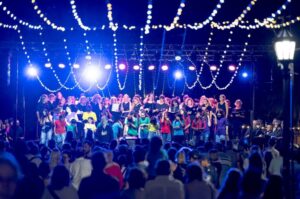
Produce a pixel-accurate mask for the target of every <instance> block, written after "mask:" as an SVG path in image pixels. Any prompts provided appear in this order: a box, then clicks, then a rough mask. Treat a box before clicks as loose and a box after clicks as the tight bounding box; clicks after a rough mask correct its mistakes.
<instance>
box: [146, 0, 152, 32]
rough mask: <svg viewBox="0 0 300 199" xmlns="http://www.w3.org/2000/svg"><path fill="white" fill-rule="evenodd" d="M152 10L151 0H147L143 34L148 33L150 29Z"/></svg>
mask: <svg viewBox="0 0 300 199" xmlns="http://www.w3.org/2000/svg"><path fill="white" fill-rule="evenodd" d="M152 8H153V4H152V0H148V6H147V20H146V25H145V34H149V33H150V28H151V27H150V25H151V21H152Z"/></svg>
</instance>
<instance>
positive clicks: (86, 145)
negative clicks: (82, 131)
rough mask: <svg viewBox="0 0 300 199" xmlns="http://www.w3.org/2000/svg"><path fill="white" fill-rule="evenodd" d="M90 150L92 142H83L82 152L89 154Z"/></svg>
mask: <svg viewBox="0 0 300 199" xmlns="http://www.w3.org/2000/svg"><path fill="white" fill-rule="evenodd" d="M91 150H92V143H91V142H90V141H88V140H86V141H84V143H83V152H84V154H85V155H87V154H89V153H90V152H91Z"/></svg>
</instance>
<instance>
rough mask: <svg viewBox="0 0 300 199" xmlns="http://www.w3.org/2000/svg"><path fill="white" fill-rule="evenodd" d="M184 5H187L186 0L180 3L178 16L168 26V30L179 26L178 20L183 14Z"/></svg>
mask: <svg viewBox="0 0 300 199" xmlns="http://www.w3.org/2000/svg"><path fill="white" fill-rule="evenodd" d="M184 7H185V0H181V1H180V4H179V7H178V9H177V12H176V16H175V17H174V18H173V21H172V23H171V24H170V25H169V26H168V27H166V28H167V30H172V29H174V28H175V27H176V26H178V21H179V20H180V16H181V14H182V11H183V8H184Z"/></svg>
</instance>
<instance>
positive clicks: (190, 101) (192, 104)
mask: <svg viewBox="0 0 300 199" xmlns="http://www.w3.org/2000/svg"><path fill="white" fill-rule="evenodd" d="M187 105H188V106H194V100H193V99H192V98H188V99H187Z"/></svg>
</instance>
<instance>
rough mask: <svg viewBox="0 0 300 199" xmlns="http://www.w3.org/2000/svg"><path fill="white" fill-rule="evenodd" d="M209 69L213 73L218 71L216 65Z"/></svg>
mask: <svg viewBox="0 0 300 199" xmlns="http://www.w3.org/2000/svg"><path fill="white" fill-rule="evenodd" d="M209 69H210V70H211V71H216V70H217V69H218V67H217V66H216V65H211V66H210V67H209Z"/></svg>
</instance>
